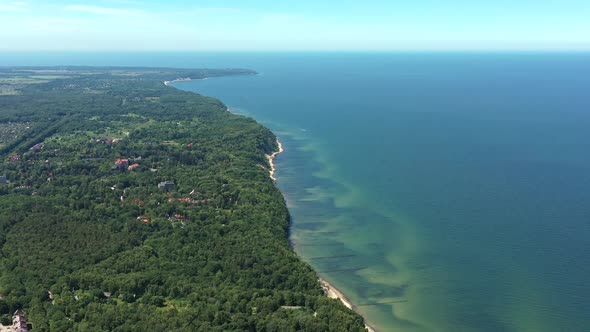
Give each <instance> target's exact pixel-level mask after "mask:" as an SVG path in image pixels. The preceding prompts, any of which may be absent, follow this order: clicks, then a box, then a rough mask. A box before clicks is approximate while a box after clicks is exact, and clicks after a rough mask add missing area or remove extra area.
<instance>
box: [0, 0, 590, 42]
mask: <svg viewBox="0 0 590 332" xmlns="http://www.w3.org/2000/svg"><path fill="white" fill-rule="evenodd" d="M164 49H165V50H187V51H188V50H190V51H196V50H322V51H323V50H376V51H388V50H590V0H537V1H532V0H510V1H508V0H405V1H397V0H389V1H385V0H365V1H358V0H357V1H349V0H339V1H331V0H328V1H321V0H298V1H291V0H274V1H270V0H227V1H225V0H193V1H187V0H168V1H154V0H144V1H134V0H108V1H84V2H81V1H63V0H55V1H37V0H23V1H5V0H0V50H4V51H7V50H14V51H24V50H105V51H107V50H127V51H140V50H164Z"/></svg>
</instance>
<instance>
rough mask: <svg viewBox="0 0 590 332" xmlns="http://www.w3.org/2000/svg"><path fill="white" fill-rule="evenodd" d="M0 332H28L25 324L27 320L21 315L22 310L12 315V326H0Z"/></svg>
mask: <svg viewBox="0 0 590 332" xmlns="http://www.w3.org/2000/svg"><path fill="white" fill-rule="evenodd" d="M0 331H2V332H28V331H29V325H28V324H27V319H26V318H25V316H24V315H23V312H22V310H20V309H19V310H17V311H15V312H14V315H12V325H10V326H2V325H1V324H0Z"/></svg>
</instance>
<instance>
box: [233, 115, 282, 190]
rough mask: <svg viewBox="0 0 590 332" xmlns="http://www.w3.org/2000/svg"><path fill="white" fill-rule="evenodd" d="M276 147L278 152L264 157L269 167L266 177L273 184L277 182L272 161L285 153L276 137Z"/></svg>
mask: <svg viewBox="0 0 590 332" xmlns="http://www.w3.org/2000/svg"><path fill="white" fill-rule="evenodd" d="M228 110H229V108H228ZM277 145H278V147H279V149H278V151H275V152H273V153H272V154H267V155H266V159H268V164H269V165H270V169H269V170H268V175H269V176H270V178H271V179H272V180H273V182H276V181H277V178H276V177H275V171H276V167H275V162H274V160H275V158H276V157H277V156H278V155H279V154H281V153H283V151H285V149H283V144H281V141H280V140H279V139H278V137H277Z"/></svg>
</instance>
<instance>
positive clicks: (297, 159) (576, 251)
mask: <svg viewBox="0 0 590 332" xmlns="http://www.w3.org/2000/svg"><path fill="white" fill-rule="evenodd" d="M0 64H4V65H23V64H25V65H26V64H30V65H38V64H84V65H152V66H174V67H204V66H208V67H248V68H252V69H255V70H258V71H259V72H260V75H258V76H254V77H233V78H216V79H209V80H205V81H194V82H186V83H177V84H175V86H176V87H178V88H181V89H184V90H189V91H195V92H199V93H202V94H206V95H211V96H214V97H218V98H220V99H221V100H223V101H224V102H225V103H226V104H227V105H228V106H230V107H231V109H232V111H234V112H237V113H241V114H245V115H248V116H252V117H254V118H255V119H257V120H259V121H260V122H262V123H263V124H265V125H267V126H269V127H270V128H271V129H273V130H274V131H275V132H276V133H277V135H278V136H279V137H280V139H281V140H282V142H283V144H284V146H285V148H286V151H285V153H284V154H282V155H280V156H279V157H278V159H277V166H278V172H277V176H278V186H279V188H280V189H281V190H282V191H283V193H284V194H285V196H286V198H287V201H288V205H289V207H290V210H291V213H292V215H293V226H292V240H293V243H294V245H295V249H296V250H297V252H298V253H299V254H300V255H301V256H302V257H303V258H304V259H305V260H306V261H307V262H309V263H310V264H311V265H312V266H314V268H316V270H317V271H318V272H319V273H320V275H322V276H323V277H325V278H326V279H328V280H329V281H331V282H332V283H334V284H335V285H336V286H337V287H338V288H340V289H341V290H343V291H344V292H345V293H346V294H347V295H348V296H349V297H350V298H351V300H352V301H353V302H354V303H355V304H356V305H357V310H358V311H359V312H360V313H362V314H363V315H364V316H365V317H366V318H367V320H368V321H369V322H370V323H371V324H372V325H374V326H375V327H377V328H378V329H379V330H382V331H390V330H392V331H393V330H395V331H590V314H588V309H590V284H588V282H590V54H588V53H586V54H584V53H555V54H550V53H538V54H535V53H522V54H517V53H510V54H501V53H496V54H494V53H488V54H484V53H470V54H468V53H397V54H396V53H393V54H387V53H381V54H375V53H374V54H363V53H349V54H337V53H333V54H329V53H316V54H304V53H299V54H288V53H268V54H261V53H232V54H213V53H205V54H203V53H201V54H187V53H184V54H182V53H155V54H145V53H144V54H132V53H127V54H109V53H105V54H58V53H50V54H43V55H31V54H28V55H27V54H20V55H19V54H4V55H0Z"/></svg>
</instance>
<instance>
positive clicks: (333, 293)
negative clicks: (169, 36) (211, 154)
mask: <svg viewBox="0 0 590 332" xmlns="http://www.w3.org/2000/svg"><path fill="white" fill-rule="evenodd" d="M206 79H207V77H205V78H202V79H198V80H206ZM187 81H193V79H191V78H178V79H175V80H172V81H164V82H163V83H164V85H165V86H170V84H171V83H174V82H187ZM226 111H227V112H230V113H232V112H231V110H230V108H229V106H226ZM276 143H277V146H278V150H277V151H274V152H273V153H271V154H267V155H266V158H267V160H268V164H269V166H270V168H269V169H268V175H269V177H270V178H271V180H272V181H273V182H275V183H276V181H277V178H276V177H275V172H276V165H275V163H274V159H275V158H276V157H277V156H278V155H279V154H281V153H283V152H284V151H285V149H284V147H283V144H282V143H281V141H280V140H279V138H278V137H277V138H276ZM260 166H262V165H260ZM300 259H301V257H300ZM318 282H319V283H320V286H321V287H322V290H323V291H324V294H325V295H326V296H327V297H328V298H331V299H337V300H339V301H340V302H341V303H342V304H343V305H344V306H345V307H347V308H348V309H350V310H352V311H354V312H356V313H357V314H358V315H360V316H361V317H362V315H361V314H360V313H358V312H357V311H356V310H354V307H355V306H354V305H353V304H352V302H351V301H350V300H349V299H348V298H347V297H346V295H344V293H342V292H341V291H340V290H339V289H338V288H336V287H335V286H334V285H332V284H331V283H329V282H328V281H327V280H325V279H323V278H322V277H319V280H318ZM363 319H365V318H364V317H363ZM365 329H366V330H367V331H368V332H377V330H376V329H375V328H373V327H371V326H370V325H369V324H368V323H367V322H366V321H365Z"/></svg>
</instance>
